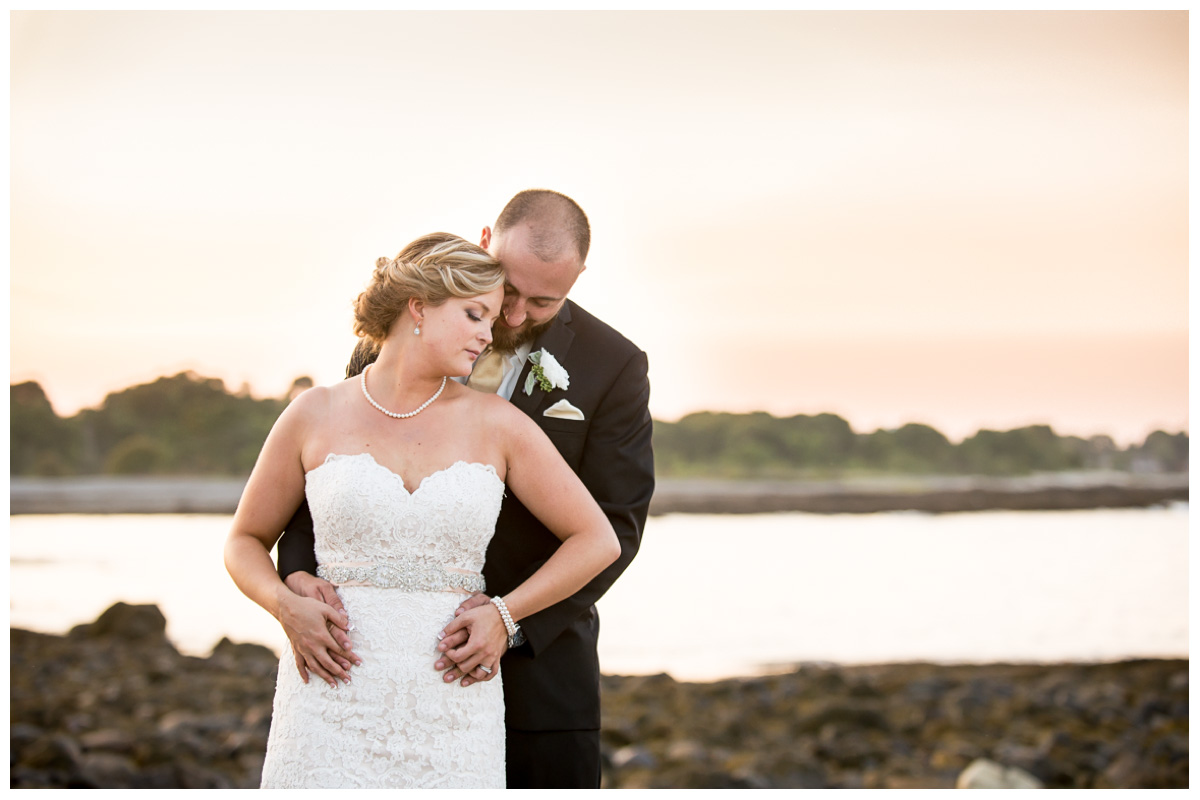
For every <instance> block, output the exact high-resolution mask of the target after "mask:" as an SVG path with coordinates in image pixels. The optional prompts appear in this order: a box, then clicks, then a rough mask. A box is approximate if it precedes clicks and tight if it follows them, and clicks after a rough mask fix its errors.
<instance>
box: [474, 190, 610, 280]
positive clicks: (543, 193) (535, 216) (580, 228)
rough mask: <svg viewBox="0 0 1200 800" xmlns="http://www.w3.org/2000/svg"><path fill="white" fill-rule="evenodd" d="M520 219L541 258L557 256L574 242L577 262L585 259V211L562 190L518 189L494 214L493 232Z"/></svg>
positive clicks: (587, 232) (588, 238)
mask: <svg viewBox="0 0 1200 800" xmlns="http://www.w3.org/2000/svg"><path fill="white" fill-rule="evenodd" d="M520 223H526V224H528V225H529V226H530V229H531V235H530V240H529V241H530V247H531V249H532V250H533V254H534V255H535V256H537V257H538V258H540V259H541V260H542V261H553V260H555V259H556V258H559V257H560V256H561V255H562V253H563V250H565V249H566V248H567V246H568V245H574V247H575V251H576V252H577V253H578V254H579V263H580V264H583V262H585V261H586V260H587V254H588V248H589V247H591V244H592V229H591V226H589V225H588V218H587V214H584V213H583V209H582V208H580V207H579V204H578V203H576V202H575V201H574V200H572V199H571V198H569V197H567V196H566V195H565V194H559V193H558V192H554V191H551V190H549V189H526V190H525V191H523V192H518V193H517V195H516V196H515V197H513V199H512V200H509V201H508V205H506V206H505V207H504V210H503V211H501V212H500V216H499V217H497V218H496V224H495V226H494V232H495V233H496V234H501V233H503V232H504V231H506V230H509V229H510V228H514V227H516V226H517V225H518V224H520Z"/></svg>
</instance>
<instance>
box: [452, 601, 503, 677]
mask: <svg viewBox="0 0 1200 800" xmlns="http://www.w3.org/2000/svg"><path fill="white" fill-rule="evenodd" d="M485 605H486V606H491V598H489V597H488V596H487V595H486V594H483V593H482V592H476V593H475V594H473V595H471V597H470V598H469V599H467V600H464V601H463V603H462V605H460V606H459V607H458V608H457V609H455V610H454V616H455V617H456V618H457V617H460V616H462V615H463V614H464V613H466V612H467V611H470V610H471V609H475V608H480V607H481V606H485ZM447 627H448V628H453V627H454V626H447ZM501 630H502V631H504V633H503V635H502V636H500V637H499V639H498V640H496V641H494V642H487V641H486V640H485V639H481V638H479V637H478V636H477V646H480V647H482V648H483V649H484V650H485V651H487V652H489V653H490V654H491V655H489V657H488V660H490V659H491V658H494V659H495V661H494V662H493V663H494V666H493V667H492V671H491V672H490V673H487V672H484V671H483V670H481V669H479V668H478V667H471V668H470V669H468V670H463V668H462V667H463V665H464V664H467V665H471V664H475V663H477V662H478V663H482V662H480V661H478V659H476V658H473V657H464V655H463V651H462V648H463V645H465V644H466V643H467V641H468V638H469V635H470V633H471V629H470V628H461V629H459V630H453V631H452V632H450V633H446V632H445V631H443V634H444V635H443V636H442V639H441V641H440V642H439V643H438V648H437V649H438V652H440V653H442V654H443V655H442V656H440V657H439V658H438V660H437V663H435V664H434V665H433V666H434V669H436V670H437V671H438V672H441V671H442V670H446V672H445V674H444V675H443V676H442V680H444V681H445V682H446V683H453V682H454V681H456V680H458V679H459V678H460V677H461V678H462V685H463V686H470V685H471V684H472V683H483V682H485V681H490V680H491V679H492V678H494V677H496V676H497V675H499V674H500V658H501V657H502V656H503V655H504V654H505V653H506V652H508V633H507V631H505V630H504V628H503V627H501ZM492 638H493V639H494V638H496V637H492ZM472 649H474V648H472ZM454 656H457V658H455V657H454ZM460 660H462V662H463V663H462V664H460V663H459V661H460Z"/></svg>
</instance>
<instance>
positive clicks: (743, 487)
mask: <svg viewBox="0 0 1200 800" xmlns="http://www.w3.org/2000/svg"><path fill="white" fill-rule="evenodd" d="M244 486H245V481H244V480H242V479H237V478H234V479H229V478H186V477H184V478H175V477H170V478H168V477H128V478H127V477H104V476H88V477H77V478H12V479H11V481H10V483H9V502H10V507H9V513H10V514H11V515H19V514H232V513H233V512H234V510H235V509H236V508H237V503H238V499H239V498H240V497H241V494H242V488H243V487H244ZM1187 500H1188V473H1169V474H1135V473H1126V472H1072V473H1047V474H1042V475H1034V476H1030V477H1023V478H988V477H982V476H912V477H881V478H856V479H849V480H840V481H782V480H780V481H762V480H751V481H737V480H715V479H671V478H664V479H660V480H659V481H658V484H657V487H656V489H655V493H654V499H653V500H652V501H651V503H650V513H651V515H660V514H760V513H769V512H795V511H803V512H809V513H815V514H864V513H874V512H880V511H923V512H929V513H950V512H960V511H995V510H1013V511H1044V510H1072V509H1088V508H1145V507H1148V506H1154V505H1161V504H1164V503H1171V502H1187Z"/></svg>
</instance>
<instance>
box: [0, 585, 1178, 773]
mask: <svg viewBox="0 0 1200 800" xmlns="http://www.w3.org/2000/svg"><path fill="white" fill-rule="evenodd" d="M165 626H166V620H165V619H164V618H163V615H162V613H161V612H160V611H159V610H158V608H156V607H154V606H128V605H125V604H118V605H116V606H113V607H112V608H110V609H109V610H108V611H106V612H105V613H104V614H102V615H101V616H100V618H98V619H97V620H96V621H95V622H94V623H91V624H89V625H82V626H79V627H77V628H75V629H74V630H72V631H71V632H70V633H69V634H68V635H66V636H50V635H46V634H40V633H33V632H30V631H23V630H18V629H13V630H12V631H11V632H10V643H11V651H10V670H11V681H10V688H9V692H10V728H9V738H10V756H9V758H10V783H11V786H12V787H13V788H36V787H78V788H84V787H105V788H173V787H182V788H238V787H246V788H249V787H255V786H257V785H258V778H259V774H260V771H261V769H262V760H263V753H264V750H265V748H266V739H267V732H268V730H269V727H270V718H271V698H272V695H273V693H274V685H275V672H276V667H277V664H278V659H277V658H276V657H275V656H274V655H273V654H272V653H271V652H270V651H269V650H268V649H266V648H264V647H260V646H258V645H251V644H233V643H231V642H229V641H227V640H224V641H222V642H221V643H220V644H218V645H217V646H216V648H215V649H214V650H213V652H212V654H211V655H210V656H209V657H208V658H196V657H192V656H185V655H181V654H180V653H179V652H178V651H176V650H175V648H174V647H173V646H172V645H171V643H170V642H169V641H168V640H167V639H166V636H165V633H164V631H165ZM602 686H603V702H604V729H603V731H602V742H603V747H604V781H605V786H607V787H612V788H654V787H663V788H666V787H679V788H819V787H829V788H835V787H847V788H849V787H862V788H925V787H930V788H932V787H953V786H955V785H968V784H969V785H976V786H979V785H989V784H994V783H1002V784H1005V785H1018V786H1019V785H1026V786H1032V785H1043V786H1047V787H1077V788H1091V787H1094V788H1109V787H1111V788H1134V787H1137V788H1155V787H1177V788H1186V787H1187V785H1188V730H1189V726H1188V662H1187V661H1186V660H1143V661H1128V662H1121V663H1113V664H1057V665H1004V664H993V665H978V666H966V665H964V666H938V665H931V664H890V665H876V666H857V667H841V666H834V665H803V666H799V667H797V668H796V669H795V670H794V671H791V672H789V673H787V674H779V675H772V676H765V677H756V678H745V679H730V680H723V681H718V682H715V683H705V684H688V683H680V682H677V681H675V680H673V679H672V678H670V677H669V676H666V675H655V676H639V677H619V676H604V678H603V684H602Z"/></svg>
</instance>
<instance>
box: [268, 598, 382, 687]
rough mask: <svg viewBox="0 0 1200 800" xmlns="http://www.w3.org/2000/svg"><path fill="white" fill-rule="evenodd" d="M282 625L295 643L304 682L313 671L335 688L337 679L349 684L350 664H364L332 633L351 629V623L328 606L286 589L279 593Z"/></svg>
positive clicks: (289, 638) (297, 660) (297, 664)
mask: <svg viewBox="0 0 1200 800" xmlns="http://www.w3.org/2000/svg"><path fill="white" fill-rule="evenodd" d="M279 622H280V624H281V625H283V630H284V633H286V634H287V637H288V640H289V641H290V642H291V643H292V651H293V652H294V653H295V655H296V669H297V670H298V671H299V672H300V678H301V679H302V680H303V681H304V682H305V683H308V673H309V671H311V672H313V673H315V674H316V675H317V677H319V678H321V679H322V680H324V681H325V682H326V683H328V684H329V685H330V686H332V687H334V688H336V687H337V680H336V678H340V679H341V680H343V681H345V682H346V683H349V682H350V672H349V667H350V663H351V662H353V663H354V664H362V661H361V660H360V659H359V657H358V656H357V655H355V654H354V652H353V651H352V650H349V649H343V648H342V647H341V645H339V644H338V642H337V640H336V639H334V637H333V634H332V633H330V631H331V629H337V628H341V629H343V630H344V629H346V628H348V627H349V622H348V621H347V620H346V618H345V615H344V614H342V613H341V612H339V611H338V610H337V609H335V608H333V607H332V606H330V605H329V604H328V603H325V602H323V601H321V600H316V599H313V598H310V597H301V596H300V595H297V594H295V593H294V592H292V591H291V590H290V589H287V588H286V587H284V588H283V589H281V590H280V592H279ZM347 641H349V639H348V637H347Z"/></svg>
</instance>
